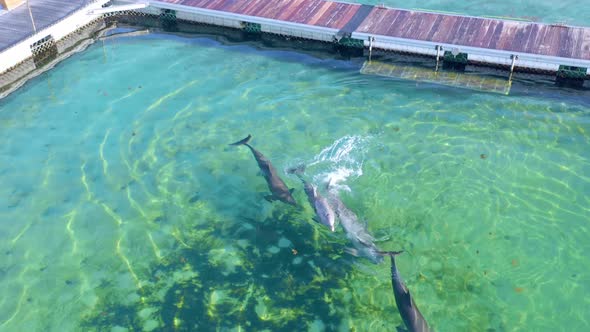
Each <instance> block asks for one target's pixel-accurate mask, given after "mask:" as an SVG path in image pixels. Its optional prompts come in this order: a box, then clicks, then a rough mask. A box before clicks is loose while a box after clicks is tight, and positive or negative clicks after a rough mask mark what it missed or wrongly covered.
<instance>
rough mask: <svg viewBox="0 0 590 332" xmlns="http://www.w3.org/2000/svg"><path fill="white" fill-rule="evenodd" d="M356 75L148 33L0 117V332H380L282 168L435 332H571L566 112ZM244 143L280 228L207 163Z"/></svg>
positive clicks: (66, 66) (370, 281)
mask: <svg viewBox="0 0 590 332" xmlns="http://www.w3.org/2000/svg"><path fill="white" fill-rule="evenodd" d="M359 66H360V64H359V63H356V62H348V61H339V60H334V59H329V58H327V59H320V58H317V57H312V56H309V55H305V54H303V53H298V52H289V51H279V50H262V49H257V48H255V47H253V46H252V45H250V44H234V45H224V44H220V43H218V42H217V41H214V40H213V39H209V38H179V37H170V36H165V35H151V36H147V37H139V38H126V39H115V40H112V41H110V42H105V43H104V44H103V43H101V42H99V43H96V44H94V45H93V46H91V47H90V48H89V49H88V50H86V51H85V52H83V53H81V54H77V55H75V56H73V57H72V58H70V59H68V60H66V61H64V62H63V63H61V64H60V65H58V67H57V68H55V69H53V70H51V71H49V72H48V73H45V74H43V75H41V76H40V77H38V78H37V79H34V80H33V81H31V82H29V83H28V84H26V85H25V86H24V87H23V88H21V89H20V90H19V91H17V92H16V93H14V94H12V95H11V96H9V97H8V98H6V99H3V100H2V101H0V183H2V186H0V255H1V257H2V259H0V292H1V294H2V297H0V330H1V331H93V330H96V331H124V330H125V328H127V329H128V330H129V331H131V330H136V331H137V330H162V331H170V330H174V329H176V330H179V331H183V330H191V329H192V330H198V331H214V330H220V331H226V330H232V331H261V330H264V329H267V330H272V331H279V330H297V331H305V330H312V331H321V330H327V331H328V330H330V331H331V330H340V331H350V330H354V331H392V330H393V329H394V328H395V327H396V326H399V325H400V324H402V322H401V319H400V317H399V315H398V313H397V311H396V308H395V301H394V297H393V294H392V292H391V284H390V276H389V265H388V264H387V263H383V264H380V265H375V264H373V263H371V262H370V261H368V260H366V259H364V258H362V257H354V256H351V255H350V254H348V253H347V248H348V247H349V246H350V244H349V242H348V240H347V239H346V236H345V234H344V233H343V231H342V229H341V228H339V229H338V230H337V232H336V233H333V234H331V233H329V232H328V231H327V230H326V229H325V228H323V227H321V226H320V225H318V224H316V223H315V222H314V221H312V217H313V211H312V209H311V208H310V207H309V206H308V204H307V203H306V201H307V200H306V198H305V196H304V193H303V190H302V186H301V184H300V182H299V180H298V179H297V178H295V177H293V176H288V175H286V174H285V172H284V170H285V169H286V168H288V167H290V166H294V165H297V164H299V163H301V162H305V163H308V164H310V166H309V167H308V170H307V173H306V176H307V178H308V179H310V180H312V179H313V180H315V181H316V182H318V183H319V182H321V181H324V180H325V179H326V177H328V176H335V175H338V176H340V177H341V179H342V181H340V182H339V185H340V186H341V188H343V190H341V195H342V198H343V200H344V201H345V202H346V203H347V205H348V206H349V208H350V209H351V210H353V211H355V212H356V213H357V214H358V215H359V216H360V217H361V218H363V219H364V220H366V221H367V222H368V227H369V230H370V231H371V232H372V233H373V234H374V235H375V237H376V238H378V239H379V241H378V242H377V245H378V246H379V247H380V248H383V249H385V250H398V249H405V250H406V253H404V254H403V255H401V256H399V258H398V265H399V268H400V271H401V273H402V275H403V276H404V278H405V280H406V282H407V284H408V286H409V288H410V289H411V291H412V294H413V295H414V297H415V300H416V302H417V303H418V305H419V307H420V309H421V311H422V313H423V314H424V316H425V317H426V318H427V319H428V321H429V323H430V325H431V326H433V327H434V328H435V329H436V330H437V331H585V330H589V329H590V316H589V314H588V313H589V312H590V295H589V294H590V274H589V272H588V271H590V260H589V259H588V252H590V241H588V239H589V237H590V230H589V227H590V224H589V221H590V208H589V206H590V149H589V148H588V147H589V144H590V107H589V106H588V102H587V101H588V99H587V98H588V96H587V95H584V94H583V92H578V91H566V90H556V89H547V90H546V92H547V91H550V93H549V92H547V93H545V92H543V91H545V90H543V89H544V88H542V89H540V90H541V93H538V94H535V96H531V95H526V94H522V93H521V94H518V93H515V94H512V95H510V96H499V95H495V94H486V93H478V92H473V91H468V90H459V89H453V88H448V87H439V86H435V85H426V84H415V83H413V82H408V81H398V80H386V79H382V78H378V77H371V76H361V75H359V74H358V69H359ZM545 94H550V95H551V98H547V97H543V96H544V95H545ZM249 133H251V134H252V135H253V137H254V138H253V141H252V144H253V146H254V147H256V148H257V149H259V150H260V151H261V152H262V153H264V154H265V155H266V156H267V157H268V158H269V159H270V160H272V162H273V163H274V165H275V166H276V168H277V169H278V170H279V172H280V173H281V174H282V176H283V179H284V180H285V181H286V182H287V184H288V185H289V186H290V187H294V188H296V190H295V194H294V195H295V198H296V200H297V201H299V202H300V203H301V205H302V207H301V208H294V207H291V206H287V205H285V204H282V203H280V202H275V203H269V202H266V201H265V200H264V199H263V196H265V195H267V194H268V189H267V187H266V184H265V182H264V180H263V178H262V177H261V176H258V175H257V173H258V168H257V165H256V163H255V161H254V160H253V158H252V155H251V154H250V152H249V151H248V150H247V149H245V148H240V147H237V148H236V147H229V146H227V144H228V143H230V142H233V141H236V140H238V139H241V138H243V137H244V136H246V135H247V134H249ZM322 151H323V152H322ZM347 174H348V176H345V175H347ZM346 188H348V189H350V191H347V190H344V189H346Z"/></svg>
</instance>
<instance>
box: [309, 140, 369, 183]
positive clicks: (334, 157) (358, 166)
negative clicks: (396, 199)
mask: <svg viewBox="0 0 590 332" xmlns="http://www.w3.org/2000/svg"><path fill="white" fill-rule="evenodd" d="M370 139H371V137H370V136H365V137H363V136H358V135H354V136H352V135H347V136H344V137H342V138H339V139H338V140H336V141H335V142H334V143H332V145H330V146H328V147H326V148H324V149H323V150H322V151H321V152H320V153H319V154H317V155H316V156H315V157H314V158H313V160H312V161H311V162H309V163H308V168H311V167H314V168H319V171H318V172H314V173H316V175H315V176H314V177H313V178H314V182H315V183H326V184H329V185H330V187H331V188H332V189H333V190H337V191H340V190H346V191H349V192H350V187H348V186H347V185H345V184H342V183H345V182H346V181H347V180H348V179H349V178H351V177H352V178H357V177H359V176H361V175H363V161H364V155H365V152H366V149H367V146H368V143H369V141H370Z"/></svg>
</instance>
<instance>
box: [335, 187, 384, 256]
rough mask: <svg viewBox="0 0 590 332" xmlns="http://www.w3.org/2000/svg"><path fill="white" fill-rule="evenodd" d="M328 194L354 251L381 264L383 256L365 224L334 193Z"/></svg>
mask: <svg viewBox="0 0 590 332" xmlns="http://www.w3.org/2000/svg"><path fill="white" fill-rule="evenodd" d="M329 186H330V183H328V189H329ZM328 192H329V193H330V195H329V202H330V203H331V205H332V206H333V207H334V210H335V211H336V215H337V216H338V219H340V224H341V225H342V228H344V231H345V232H346V235H347V236H348V238H349V239H350V240H351V241H352V244H353V245H354V246H355V248H356V250H357V251H359V252H360V253H361V254H362V255H363V256H365V257H367V258H369V259H370V260H371V261H372V262H373V263H375V264H377V263H381V262H382V261H383V256H382V255H381V254H380V251H379V248H377V246H376V245H375V243H374V241H375V239H374V238H373V236H372V235H371V234H370V233H369V231H368V230H367V227H366V225H365V223H363V222H361V221H360V220H359V219H358V217H357V216H356V214H355V213H354V212H352V211H351V210H350V209H349V208H348V207H347V206H346V205H345V204H344V202H342V200H341V199H340V197H338V195H337V194H336V193H334V192H333V191H332V190H328Z"/></svg>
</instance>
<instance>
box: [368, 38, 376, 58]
mask: <svg viewBox="0 0 590 332" xmlns="http://www.w3.org/2000/svg"><path fill="white" fill-rule="evenodd" d="M374 41H375V37H373V36H370V37H369V62H371V57H372V55H373V42H374Z"/></svg>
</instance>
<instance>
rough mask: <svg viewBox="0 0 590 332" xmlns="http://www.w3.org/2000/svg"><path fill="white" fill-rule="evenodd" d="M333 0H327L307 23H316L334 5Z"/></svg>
mask: <svg viewBox="0 0 590 332" xmlns="http://www.w3.org/2000/svg"><path fill="white" fill-rule="evenodd" d="M332 5H333V4H332V2H329V1H325V2H324V3H323V4H321V6H320V7H319V8H318V9H317V10H316V11H315V13H313V15H311V16H310V17H309V19H307V20H306V21H305V24H309V25H316V24H317V23H318V21H319V20H320V19H321V18H322V16H324V14H325V13H326V12H327V11H328V10H329V9H330V8H331V7H332Z"/></svg>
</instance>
